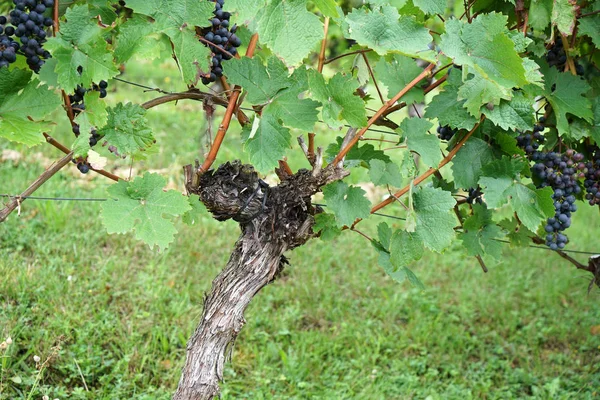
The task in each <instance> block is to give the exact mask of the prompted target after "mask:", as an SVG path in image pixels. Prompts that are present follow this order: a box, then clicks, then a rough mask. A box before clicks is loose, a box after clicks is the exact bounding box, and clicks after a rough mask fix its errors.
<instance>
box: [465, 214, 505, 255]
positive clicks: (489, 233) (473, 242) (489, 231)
mask: <svg viewBox="0 0 600 400" xmlns="http://www.w3.org/2000/svg"><path fill="white" fill-rule="evenodd" d="M458 237H459V239H460V240H461V241H462V243H463V246H464V247H465V249H467V254H469V255H470V256H481V257H484V256H491V257H493V258H494V259H496V260H498V261H500V260H501V259H502V242H499V241H498V240H499V239H502V238H503V237H504V232H503V231H502V229H501V228H500V227H499V226H498V225H496V224H495V223H494V222H493V221H492V211H491V210H488V209H487V208H486V207H485V205H480V204H473V215H471V216H470V217H469V218H467V219H466V220H465V221H464V223H463V232H461V233H459V235H458Z"/></svg>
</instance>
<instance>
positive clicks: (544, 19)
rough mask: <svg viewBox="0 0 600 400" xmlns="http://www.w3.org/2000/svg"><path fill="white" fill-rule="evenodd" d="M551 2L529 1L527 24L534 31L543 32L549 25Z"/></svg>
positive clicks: (550, 0)
mask: <svg viewBox="0 0 600 400" xmlns="http://www.w3.org/2000/svg"><path fill="white" fill-rule="evenodd" d="M552 4H553V0H531V4H530V6H529V24H530V25H531V27H532V28H533V29H535V30H536V31H543V30H545V29H546V27H547V26H548V24H549V23H550V17H551V15H552Z"/></svg>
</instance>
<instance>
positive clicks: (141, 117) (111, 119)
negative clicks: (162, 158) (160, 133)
mask: <svg viewBox="0 0 600 400" xmlns="http://www.w3.org/2000/svg"><path fill="white" fill-rule="evenodd" d="M98 134H99V135H101V136H104V139H103V140H104V141H106V142H108V144H109V146H114V148H115V149H114V152H115V153H116V154H120V155H121V156H125V155H128V154H131V153H134V152H135V151H138V150H144V149H146V148H148V147H150V146H152V144H153V143H154V141H155V140H154V136H153V135H152V129H150V127H149V126H148V120H147V119H146V110H144V109H143V108H142V107H140V106H138V105H137V104H131V103H127V104H123V103H119V104H117V105H116V106H115V107H111V108H109V109H108V120H107V123H106V125H105V126H104V127H103V128H102V129H99V130H98Z"/></svg>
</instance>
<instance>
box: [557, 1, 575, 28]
mask: <svg viewBox="0 0 600 400" xmlns="http://www.w3.org/2000/svg"><path fill="white" fill-rule="evenodd" d="M553 4H554V7H552V24H553V25H556V27H557V28H558V30H559V31H560V32H561V33H562V34H563V35H565V36H571V35H572V34H573V29H575V22H576V19H575V5H576V4H577V3H576V2H571V1H569V0H553Z"/></svg>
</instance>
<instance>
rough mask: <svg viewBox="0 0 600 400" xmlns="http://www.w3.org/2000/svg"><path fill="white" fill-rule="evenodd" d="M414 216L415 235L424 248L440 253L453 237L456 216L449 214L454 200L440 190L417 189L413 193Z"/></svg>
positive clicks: (449, 194) (454, 202) (450, 195)
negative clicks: (420, 240) (421, 241)
mask: <svg viewBox="0 0 600 400" xmlns="http://www.w3.org/2000/svg"><path fill="white" fill-rule="evenodd" d="M413 202H414V209H415V216H416V230H415V233H416V234H417V235H418V236H419V237H420V238H421V239H422V240H423V243H424V244H425V246H426V247H427V248H429V249H431V250H433V251H437V252H441V251H442V250H444V249H445V248H446V247H448V246H450V244H451V243H452V240H453V239H454V237H455V232H454V226H455V225H456V216H455V215H454V214H453V213H451V212H450V210H452V209H453V207H454V206H455V205H456V200H454V198H453V197H452V194H451V193H450V192H446V191H444V190H442V189H440V188H432V187H422V186H421V187H419V188H418V189H416V190H415V191H414V192H413Z"/></svg>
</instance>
